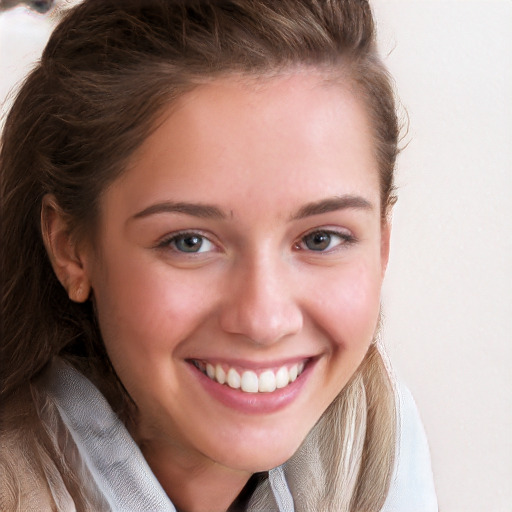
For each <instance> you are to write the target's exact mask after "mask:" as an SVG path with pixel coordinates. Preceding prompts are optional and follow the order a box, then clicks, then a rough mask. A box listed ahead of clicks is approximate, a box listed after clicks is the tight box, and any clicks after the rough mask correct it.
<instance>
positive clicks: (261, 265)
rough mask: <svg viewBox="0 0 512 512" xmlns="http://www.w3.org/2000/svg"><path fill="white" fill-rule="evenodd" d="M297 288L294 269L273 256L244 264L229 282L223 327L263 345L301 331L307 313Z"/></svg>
mask: <svg viewBox="0 0 512 512" xmlns="http://www.w3.org/2000/svg"><path fill="white" fill-rule="evenodd" d="M293 290H294V286H293V277H292V276H291V275H290V272H289V271H287V269H285V268H280V267H279V265H277V264H275V262H271V261H270V259H269V258H266V259H264V258H262V259H260V260H259V261H253V262H246V263H245V264H241V265H240V268H238V269H237V270H236V271H235V272H234V275H233V276H232V278H231V279H230V281H229V284H228V286H227V294H226V295H227V297H226V300H225V301H224V303H223V306H222V311H221V313H220V324H221V328H222V329H223V330H224V331H225V332H228V333H231V334H238V335H241V336H244V337H245V338H247V339H249V340H250V341H251V342H252V343H255V344H259V345H271V344H273V343H276V342H278V341H279V340H281V339H283V338H285V337H287V336H291V335H293V334H296V333H298V332H299V331H300V330H301V329H302V325H303V314H302V310H301V307H300V304H299V302H298V301H297V300H296V298H295V297H294V293H293Z"/></svg>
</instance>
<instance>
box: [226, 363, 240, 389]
mask: <svg viewBox="0 0 512 512" xmlns="http://www.w3.org/2000/svg"><path fill="white" fill-rule="evenodd" d="M227 382H228V386H229V387H230V388H233V389H239V388H240V375H238V372H237V371H236V370H235V369H234V368H230V369H229V371H228V378H227Z"/></svg>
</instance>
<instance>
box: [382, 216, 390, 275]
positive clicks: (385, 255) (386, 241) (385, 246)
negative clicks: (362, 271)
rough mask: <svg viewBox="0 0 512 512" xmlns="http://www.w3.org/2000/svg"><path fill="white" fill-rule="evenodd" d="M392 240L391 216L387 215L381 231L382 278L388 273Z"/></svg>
mask: <svg viewBox="0 0 512 512" xmlns="http://www.w3.org/2000/svg"><path fill="white" fill-rule="evenodd" d="M390 240H391V214H388V215H386V218H385V219H383V220H382V223H381V230H380V261H381V268H382V277H384V274H385V273H386V269H387V268H388V262H389V246H390Z"/></svg>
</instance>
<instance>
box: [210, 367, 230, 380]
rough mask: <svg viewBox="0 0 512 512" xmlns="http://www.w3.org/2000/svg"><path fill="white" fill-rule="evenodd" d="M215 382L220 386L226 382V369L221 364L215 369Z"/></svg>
mask: <svg viewBox="0 0 512 512" xmlns="http://www.w3.org/2000/svg"><path fill="white" fill-rule="evenodd" d="M210 378H211V377H210ZM215 380H216V381H217V382H218V383H219V384H224V383H225V382H226V372H225V371H224V369H223V368H222V366H221V365H220V364H218V365H217V366H216V367H215Z"/></svg>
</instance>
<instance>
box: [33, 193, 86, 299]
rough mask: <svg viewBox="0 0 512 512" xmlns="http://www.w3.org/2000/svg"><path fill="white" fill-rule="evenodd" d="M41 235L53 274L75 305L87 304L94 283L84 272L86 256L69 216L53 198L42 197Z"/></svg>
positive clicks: (48, 196) (48, 195)
mask: <svg viewBox="0 0 512 512" xmlns="http://www.w3.org/2000/svg"><path fill="white" fill-rule="evenodd" d="M41 232H42V235H43V242H44V245H45V247H46V252H47V253H48V256H49V258H50V262H51V264H52V267H53V271H54V272H55V275H56V276H57V279H58V280H59V281H60V283H61V284H62V286H63V287H64V288H65V289H66V291H67V293H68V296H69V298H70V299H71V300H72V301H74V302H85V301H86V300H87V299H88V298H89V295H90V293H91V284H90V281H89V278H88V277H87V274H86V272H85V267H84V264H83V263H84V262H83V255H82V254H81V252H80V250H79V247H78V245H77V242H76V240H74V239H73V237H72V236H71V233H70V229H69V224H68V221H67V219H66V216H65V214H64V212H63V211H62V209H61V208H60V206H59V205H58V203H57V201H56V199H55V197H54V196H52V195H50V194H47V195H46V196H44V197H43V202H42V206H41Z"/></svg>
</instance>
